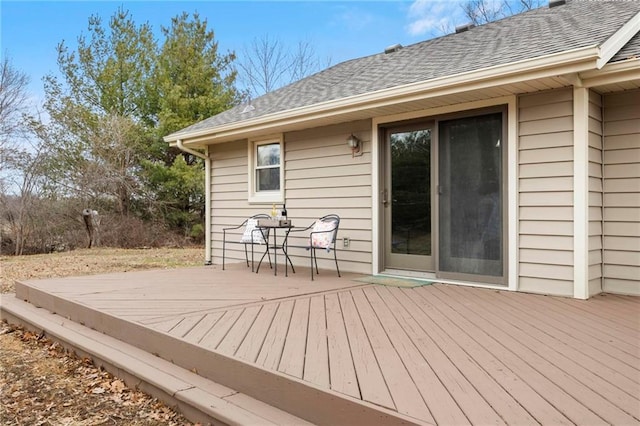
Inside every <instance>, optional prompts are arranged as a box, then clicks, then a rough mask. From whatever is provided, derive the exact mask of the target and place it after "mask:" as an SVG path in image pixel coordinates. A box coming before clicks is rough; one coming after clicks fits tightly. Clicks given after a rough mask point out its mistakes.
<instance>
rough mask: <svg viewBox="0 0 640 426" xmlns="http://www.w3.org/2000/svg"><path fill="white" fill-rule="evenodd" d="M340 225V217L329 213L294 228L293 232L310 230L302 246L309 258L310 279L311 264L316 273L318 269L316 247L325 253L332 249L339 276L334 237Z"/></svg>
mask: <svg viewBox="0 0 640 426" xmlns="http://www.w3.org/2000/svg"><path fill="white" fill-rule="evenodd" d="M339 227H340V217H339V216H338V215H335V214H329V215H326V216H323V217H321V218H320V219H318V220H316V221H315V222H313V223H312V224H311V225H309V226H308V227H306V228H303V229H294V230H293V232H303V231H311V232H310V233H309V239H308V240H307V242H306V245H305V246H304V248H306V249H307V250H309V253H310V260H311V280H313V266H314V265H315V268H316V274H318V273H319V270H318V256H317V252H316V250H317V249H324V250H326V251H327V253H330V252H331V250H333V259H334V261H335V263H336V271H337V272H338V276H340V268H339V267H338V255H337V253H336V237H337V235H338V228H339Z"/></svg>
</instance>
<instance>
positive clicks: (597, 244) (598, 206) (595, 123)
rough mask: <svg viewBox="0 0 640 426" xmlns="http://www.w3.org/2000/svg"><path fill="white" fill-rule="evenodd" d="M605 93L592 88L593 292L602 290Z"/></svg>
mask: <svg viewBox="0 0 640 426" xmlns="http://www.w3.org/2000/svg"><path fill="white" fill-rule="evenodd" d="M602 191H603V183H602V96H600V95H599V94H598V93H596V92H594V91H593V90H591V91H589V243H588V244H589V295H590V296H592V295H595V294H598V293H601V292H602V199H603V195H602Z"/></svg>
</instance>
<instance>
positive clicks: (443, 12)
mask: <svg viewBox="0 0 640 426" xmlns="http://www.w3.org/2000/svg"><path fill="white" fill-rule="evenodd" d="M461 15H462V9H461V7H460V2H459V1H458V0H455V1H454V0H414V2H413V3H411V6H410V7H409V9H408V12H407V19H408V20H409V23H408V24H407V26H406V30H407V32H408V33H409V34H410V35H411V36H421V35H442V34H445V33H447V32H450V31H452V30H453V28H455V26H456V25H458V24H460V23H461V22H460V21H461V20H462V17H461Z"/></svg>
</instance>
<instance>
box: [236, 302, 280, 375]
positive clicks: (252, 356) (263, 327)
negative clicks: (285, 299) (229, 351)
mask: <svg viewBox="0 0 640 426" xmlns="http://www.w3.org/2000/svg"><path fill="white" fill-rule="evenodd" d="M277 309H278V304H276V303H269V304H266V305H263V306H262V308H261V309H260V312H259V313H258V315H257V317H256V318H255V321H254V322H253V324H252V325H251V328H249V330H248V331H247V334H246V337H245V338H244V340H243V341H242V343H241V344H240V346H239V347H238V350H237V351H236V353H235V354H236V356H237V357H238V358H241V359H244V360H246V361H249V362H255V361H256V359H257V358H258V354H259V353H260V349H262V345H263V343H264V340H265V338H266V336H267V332H268V331H269V328H270V327H271V322H272V321H273V317H274V316H275V314H276V310H277Z"/></svg>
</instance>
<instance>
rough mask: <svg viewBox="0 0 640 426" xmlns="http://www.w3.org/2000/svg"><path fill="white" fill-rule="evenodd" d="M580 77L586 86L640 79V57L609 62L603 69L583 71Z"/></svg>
mask: <svg viewBox="0 0 640 426" xmlns="http://www.w3.org/2000/svg"><path fill="white" fill-rule="evenodd" d="M580 77H581V79H582V83H583V86H584V87H597V86H603V85H605V84H614V83H621V82H624V81H629V80H640V59H638V58H634V59H627V60H626V61H620V62H614V63H611V64H607V66H605V67H604V68H602V69H601V70H589V71H585V72H581V73H580Z"/></svg>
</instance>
